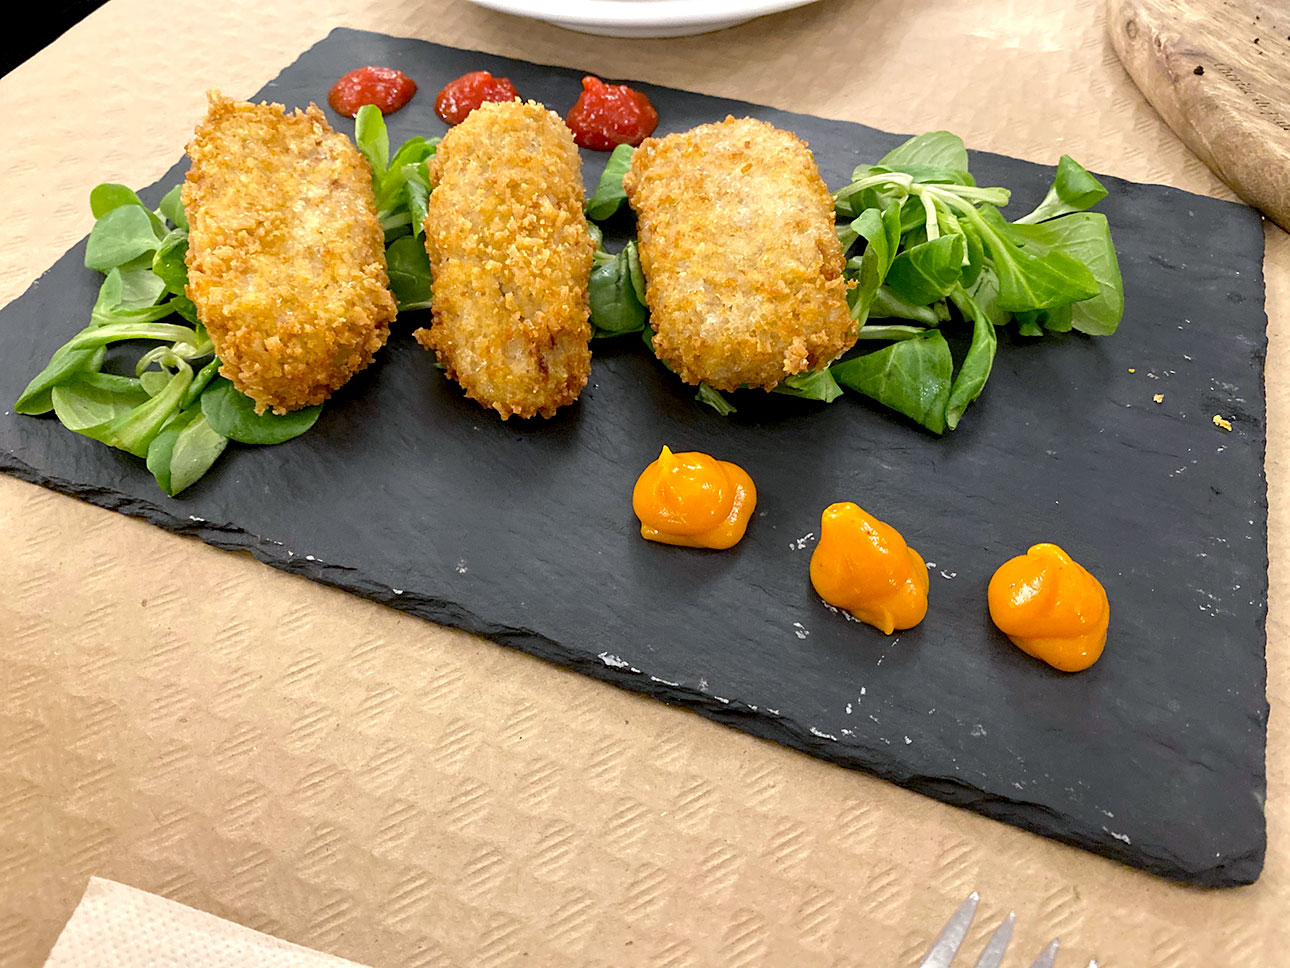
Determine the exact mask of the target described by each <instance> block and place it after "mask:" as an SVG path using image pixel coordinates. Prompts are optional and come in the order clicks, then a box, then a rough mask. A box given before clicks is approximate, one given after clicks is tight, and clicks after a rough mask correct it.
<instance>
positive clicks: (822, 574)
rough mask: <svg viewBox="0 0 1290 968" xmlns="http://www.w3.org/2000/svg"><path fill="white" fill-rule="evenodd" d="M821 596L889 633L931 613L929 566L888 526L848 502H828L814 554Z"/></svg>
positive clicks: (813, 574) (813, 565) (815, 581)
mask: <svg viewBox="0 0 1290 968" xmlns="http://www.w3.org/2000/svg"><path fill="white" fill-rule="evenodd" d="M811 584H812V585H813V586H814V587H815V591H816V592H817V593H818V594H819V596H820V597H821V598H822V599H824V600H825V601H826V602H828V603H829V604H830V605H833V606H835V607H837V608H841V609H845V610H846V611H848V612H850V613H851V614H852V615H854V616H855V617H856V618H858V619H859V620H860V621H862V622H866V623H868V624H869V625H872V626H874V627H875V628H878V629H881V630H882V632H883V634H885V635H890V634H891V633H892V632H894V631H895V630H896V629H909V628H913V627H914V626H915V625H917V624H918V623H919V622H921V621H922V620H923V616H925V615H926V614H927V585H928V581H927V566H926V565H925V564H924V563H923V559H922V558H920V557H919V556H918V552H917V551H915V550H914V549H913V548H911V547H909V545H907V544H905V539H904V538H902V537H901V536H900V533H899V532H897V531H896V529H895V528H893V527H892V526H891V525H889V524H884V523H883V522H882V521H879V520H878V519H877V518H875V517H874V516H873V515H872V514H869V513H868V512H867V511H864V510H862V509H861V508H859V507H857V506H856V505H854V504H852V503H851V502H850V501H844V502H842V503H839V504H830V505H829V506H828V507H827V508H825V509H824V514H823V515H822V516H821V518H820V540H819V543H818V544H817V545H816V546H815V551H814V552H813V553H812V554H811Z"/></svg>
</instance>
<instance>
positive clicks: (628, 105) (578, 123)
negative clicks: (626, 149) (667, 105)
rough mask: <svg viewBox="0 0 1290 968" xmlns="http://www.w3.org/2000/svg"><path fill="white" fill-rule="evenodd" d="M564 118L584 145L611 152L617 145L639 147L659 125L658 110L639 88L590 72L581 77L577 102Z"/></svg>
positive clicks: (574, 137) (577, 140) (575, 136)
mask: <svg viewBox="0 0 1290 968" xmlns="http://www.w3.org/2000/svg"><path fill="white" fill-rule="evenodd" d="M564 121H565V124H567V125H568V126H569V130H571V131H572V132H573V140H574V141H576V142H577V143H578V144H580V145H582V147H584V148H593V149H595V150H596V151H612V150H613V149H614V148H615V147H616V146H618V145H632V146H636V145H639V144H640V143H641V142H642V141H644V140H645V139H646V138H648V137H649V136H650V134H651V133H652V132H653V131H654V128H655V127H656V126H657V125H658V112H657V111H655V110H654V105H652V104H650V103H649V98H647V97H646V96H645V95H644V94H642V93H641V92H640V91H634V90H632V89H631V88H630V87H628V86H627V85H625V84H606V83H605V82H604V81H602V80H601V79H600V78H598V77H592V76H591V75H587V76H586V77H584V78H583V79H582V94H581V95H580V96H579V97H578V102H577V103H576V104H575V105H574V106H573V107H572V108H570V109H569V114H568V117H566V118H565V119H564Z"/></svg>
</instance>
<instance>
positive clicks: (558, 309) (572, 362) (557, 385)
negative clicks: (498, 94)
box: [414, 100, 596, 419]
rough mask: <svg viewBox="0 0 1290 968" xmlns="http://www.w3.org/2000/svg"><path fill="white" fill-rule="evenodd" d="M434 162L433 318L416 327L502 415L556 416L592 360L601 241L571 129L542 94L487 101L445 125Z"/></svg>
mask: <svg viewBox="0 0 1290 968" xmlns="http://www.w3.org/2000/svg"><path fill="white" fill-rule="evenodd" d="M429 168H430V183H431V184H432V185H433V186H434V190H433V191H432V192H431V193H430V199H429V205H428V211H427V215H426V220H425V240H426V252H427V253H428V254H429V256H430V270H431V274H432V277H433V279H434V300H433V303H432V307H431V312H432V313H433V319H434V324H433V326H432V327H431V328H430V329H428V330H427V329H419V330H417V331H416V333H415V334H414V335H415V336H416V338H417V341H418V342H419V343H421V345H422V346H424V347H426V348H427V349H431V350H433V351H434V352H435V355H436V356H437V357H438V359H439V362H440V363H441V364H443V366H444V368H445V370H446V371H447V373H448V376H450V377H451V378H452V379H454V380H456V381H458V382H459V383H460V384H461V386H462V388H463V389H464V390H465V391H466V395H467V396H469V397H471V398H473V399H475V400H477V401H479V402H480V403H481V404H483V405H484V406H485V407H491V408H492V409H494V410H496V411H497V412H498V413H499V414H501V415H502V419H506V418H507V417H510V416H517V417H532V416H535V415H538V414H540V415H542V416H543V417H550V416H551V415H552V414H554V413H555V411H556V410H557V409H558V408H559V407H562V406H564V405H565V404H567V403H572V402H573V401H574V400H576V399H577V398H578V394H579V393H581V392H582V388H583V387H584V386H585V385H586V383H587V377H588V375H589V374H590V372H591V350H590V348H589V346H588V342H589V340H590V339H591V324H590V322H589V319H588V317H589V304H588V300H587V283H588V280H589V278H590V276H591V256H592V252H593V251H594V250H595V247H596V246H595V242H594V241H593V240H592V239H591V236H590V235H589V234H588V232H587V220H586V218H585V216H584V215H583V212H582V205H583V189H582V175H581V159H580V158H579V155H578V149H577V148H576V147H575V145H574V143H573V136H572V135H571V134H570V133H569V129H568V128H567V127H565V124H564V122H563V121H562V120H561V119H560V117H559V116H558V115H556V114H554V113H553V112H551V111H548V110H546V109H545V108H544V107H542V105H540V104H537V103H536V102H533V101H529V102H528V103H527V104H525V103H523V102H521V101H519V100H516V101H509V102H496V103H493V102H489V103H485V104H482V105H480V107H478V108H476V109H475V110H474V111H472V112H471V113H470V115H469V116H468V117H467V118H466V120H465V121H463V122H461V124H459V125H457V126H456V127H454V128H452V129H451V130H449V132H448V133H447V134H446V135H444V138H443V141H442V143H441V144H440V145H439V148H438V151H437V152H436V154H435V155H434V157H432V158H431V159H430V162H429Z"/></svg>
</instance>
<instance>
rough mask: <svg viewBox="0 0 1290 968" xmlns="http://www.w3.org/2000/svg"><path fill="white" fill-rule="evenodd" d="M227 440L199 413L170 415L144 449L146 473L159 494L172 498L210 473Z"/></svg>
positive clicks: (198, 411) (197, 411) (194, 410)
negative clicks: (146, 461)
mask: <svg viewBox="0 0 1290 968" xmlns="http://www.w3.org/2000/svg"><path fill="white" fill-rule="evenodd" d="M227 446H228V438H227V437H225V436H223V435H222V434H220V433H218V432H217V431H216V430H215V429H214V428H213V427H211V425H210V423H209V422H208V421H207V420H206V416H205V414H203V413H202V412H201V411H200V410H197V409H193V410H182V411H180V412H179V413H178V414H176V415H174V416H173V417H172V418H171V420H170V422H169V423H167V424H166V425H165V426H164V427H163V428H162V429H161V432H160V433H159V434H157V436H156V437H154V438H153V439H152V443H151V444H149V445H148V470H149V471H151V472H152V476H153V477H154V478H156V480H157V484H158V485H159V486H160V487H161V489H162V490H163V491H165V492H166V493H167V494H169V495H170V496H171V497H174V496H175V495H176V494H178V493H179V492H180V491H182V490H184V488H186V487H188V486H189V485H190V484H194V483H196V482H197V481H198V480H200V479H201V477H202V475H203V474H205V473H206V472H207V471H208V470H210V468H211V465H212V464H214V463H215V461H216V459H217V458H218V457H219V455H220V454H222V453H224V448H225V447H227Z"/></svg>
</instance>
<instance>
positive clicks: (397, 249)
mask: <svg viewBox="0 0 1290 968" xmlns="http://www.w3.org/2000/svg"><path fill="white" fill-rule="evenodd" d="M385 263H386V268H387V269H388V270H389V274H390V289H391V291H392V292H393V293H394V298H395V300H397V301H398V304H399V312H405V311H407V310H410V309H429V308H430V297H431V292H430V257H429V256H428V255H426V247H425V243H424V242H422V241H421V239H419V238H417V237H416V236H415V235H404V236H400V237H399V238H397V239H395V240H394V241H393V242H391V243H390V244H389V246H388V247H387V248H386V250H385Z"/></svg>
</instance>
